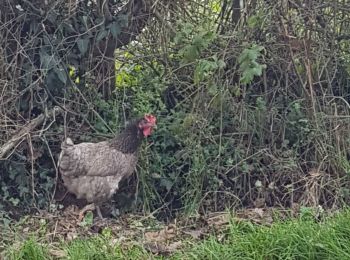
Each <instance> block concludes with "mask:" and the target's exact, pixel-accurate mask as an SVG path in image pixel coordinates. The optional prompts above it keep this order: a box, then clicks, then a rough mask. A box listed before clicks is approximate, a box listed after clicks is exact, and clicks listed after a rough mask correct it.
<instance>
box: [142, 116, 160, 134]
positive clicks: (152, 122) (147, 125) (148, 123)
mask: <svg viewBox="0 0 350 260" xmlns="http://www.w3.org/2000/svg"><path fill="white" fill-rule="evenodd" d="M156 123H157V118H156V117H155V116H154V115H150V114H146V115H145V116H144V117H143V118H141V119H140V120H139V122H138V128H139V129H140V130H141V132H142V134H143V136H144V137H147V136H150V135H151V134H152V130H153V128H155V127H156Z"/></svg>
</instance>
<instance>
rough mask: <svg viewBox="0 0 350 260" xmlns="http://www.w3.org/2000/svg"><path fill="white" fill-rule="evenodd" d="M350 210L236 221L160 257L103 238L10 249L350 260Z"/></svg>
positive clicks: (18, 254) (23, 253)
mask: <svg viewBox="0 0 350 260" xmlns="http://www.w3.org/2000/svg"><path fill="white" fill-rule="evenodd" d="M349 221H350V211H349V210H344V211H343V212H341V213H337V214H334V215H333V216H332V217H325V218H323V219H321V220H316V219H315V218H314V217H310V216H308V215H307V214H306V215H305V216H304V217H300V218H298V219H289V220H287V221H277V222H275V223H273V224H272V225H271V226H261V225H256V224H252V223H251V222H248V221H240V222H238V221H236V220H232V222H231V224H230V226H229V228H228V230H227V232H225V233H223V234H224V236H223V234H222V233H221V234H219V235H218V236H214V235H212V236H211V237H209V238H208V239H205V240H204V241H197V242H191V241H187V242H186V241H184V244H186V246H185V248H183V249H181V250H177V251H175V252H172V254H171V255H170V256H159V255H158V256H157V255H153V254H152V253H150V252H148V251H147V250H146V249H145V248H143V247H142V246H140V245H137V244H134V245H129V246H122V245H120V244H119V243H118V241H114V240H113V238H111V237H109V238H108V239H107V238H106V237H103V236H102V235H99V236H96V237H93V238H89V239H86V240H81V239H76V240H73V241H71V242H62V243H60V244H58V245H57V244H47V243H44V242H39V241H42V240H38V239H35V238H34V237H33V238H31V239H29V240H27V241H26V242H24V243H22V244H20V245H19V244H18V243H16V246H12V247H9V248H8V250H7V251H6V252H5V255H6V256H7V257H8V258H7V259H16V260H17V259H18V260H20V259H26V260H31V259H33V260H34V259H35V260H36V259H54V258H55V257H59V258H64V259H71V260H77V259H174V260H175V259H349V258H350V246H349V239H350V222H349Z"/></svg>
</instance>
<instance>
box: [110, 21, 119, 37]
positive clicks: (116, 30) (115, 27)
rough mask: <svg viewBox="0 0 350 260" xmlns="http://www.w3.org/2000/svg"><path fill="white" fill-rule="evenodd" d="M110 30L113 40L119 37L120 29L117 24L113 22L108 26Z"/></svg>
mask: <svg viewBox="0 0 350 260" xmlns="http://www.w3.org/2000/svg"><path fill="white" fill-rule="evenodd" d="M110 30H111V33H112V35H113V37H114V38H117V37H118V35H119V34H120V32H121V27H120V25H119V23H117V22H113V23H111V25H110Z"/></svg>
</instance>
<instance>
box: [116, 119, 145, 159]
mask: <svg viewBox="0 0 350 260" xmlns="http://www.w3.org/2000/svg"><path fill="white" fill-rule="evenodd" d="M142 139H143V135H142V133H141V131H140V130H139V128H138V127H137V124H132V125H129V126H128V127H127V128H125V129H124V130H123V131H122V132H121V133H120V134H119V135H117V136H116V137H115V138H113V139H112V140H111V142H110V143H111V146H112V147H113V148H115V149H117V150H119V151H121V152H123V153H128V154H130V153H135V152H136V151H137V150H138V148H139V146H140V145H141V143H142Z"/></svg>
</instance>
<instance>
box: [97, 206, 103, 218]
mask: <svg viewBox="0 0 350 260" xmlns="http://www.w3.org/2000/svg"><path fill="white" fill-rule="evenodd" d="M96 211H97V215H98V217H99V218H100V219H101V220H102V219H103V216H102V213H101V209H100V206H99V205H96Z"/></svg>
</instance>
